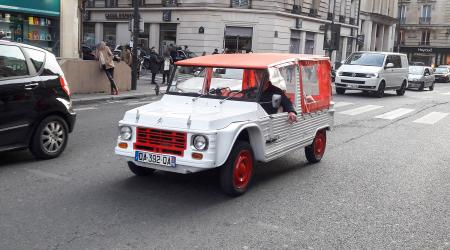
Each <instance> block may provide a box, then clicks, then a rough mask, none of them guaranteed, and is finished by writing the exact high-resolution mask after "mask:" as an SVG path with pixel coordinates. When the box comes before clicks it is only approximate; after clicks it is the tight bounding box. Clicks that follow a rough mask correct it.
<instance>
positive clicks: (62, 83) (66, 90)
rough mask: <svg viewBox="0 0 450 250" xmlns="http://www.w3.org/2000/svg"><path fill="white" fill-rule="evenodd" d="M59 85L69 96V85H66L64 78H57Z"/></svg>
mask: <svg viewBox="0 0 450 250" xmlns="http://www.w3.org/2000/svg"><path fill="white" fill-rule="evenodd" d="M59 83H61V88H62V89H63V90H64V92H66V94H67V95H68V96H70V89H69V84H67V82H66V79H65V78H64V76H59Z"/></svg>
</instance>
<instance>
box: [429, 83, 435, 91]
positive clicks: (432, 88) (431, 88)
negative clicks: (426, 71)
mask: <svg viewBox="0 0 450 250" xmlns="http://www.w3.org/2000/svg"><path fill="white" fill-rule="evenodd" d="M433 90H434V82H433V83H432V84H431V85H430V91H433Z"/></svg>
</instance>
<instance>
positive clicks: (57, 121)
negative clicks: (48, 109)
mask: <svg viewBox="0 0 450 250" xmlns="http://www.w3.org/2000/svg"><path fill="white" fill-rule="evenodd" d="M68 131H69V127H68V126H67V123H66V121H65V120H64V119H63V118H61V117H59V116H56V115H51V116H48V117H46V118H44V119H43V120H42V121H41V122H40V123H39V125H38V126H37V128H36V130H35V131H34V133H33V137H32V138H31V141H30V151H31V153H32V154H33V155H34V157H36V158H37V159H42V160H47V159H53V158H56V157H58V156H59V155H60V154H61V153H62V152H63V151H64V149H65V148H66V146H67V141H68V140H69V132H68Z"/></svg>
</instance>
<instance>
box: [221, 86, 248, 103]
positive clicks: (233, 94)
mask: <svg viewBox="0 0 450 250" xmlns="http://www.w3.org/2000/svg"><path fill="white" fill-rule="evenodd" d="M242 92H244V89H242V90H240V91H239V92H235V93H232V95H229V96H228V97H227V98H225V99H223V100H221V101H220V102H219V103H220V104H222V103H224V102H225V101H226V100H228V99H230V98H232V97H234V96H236V95H237V94H241V93H242Z"/></svg>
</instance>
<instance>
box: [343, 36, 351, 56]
mask: <svg viewBox="0 0 450 250" xmlns="http://www.w3.org/2000/svg"><path fill="white" fill-rule="evenodd" d="M352 52H353V38H351V37H347V52H346V54H345V58H346V59H347V58H348V57H349V56H350V55H351V54H352Z"/></svg>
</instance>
